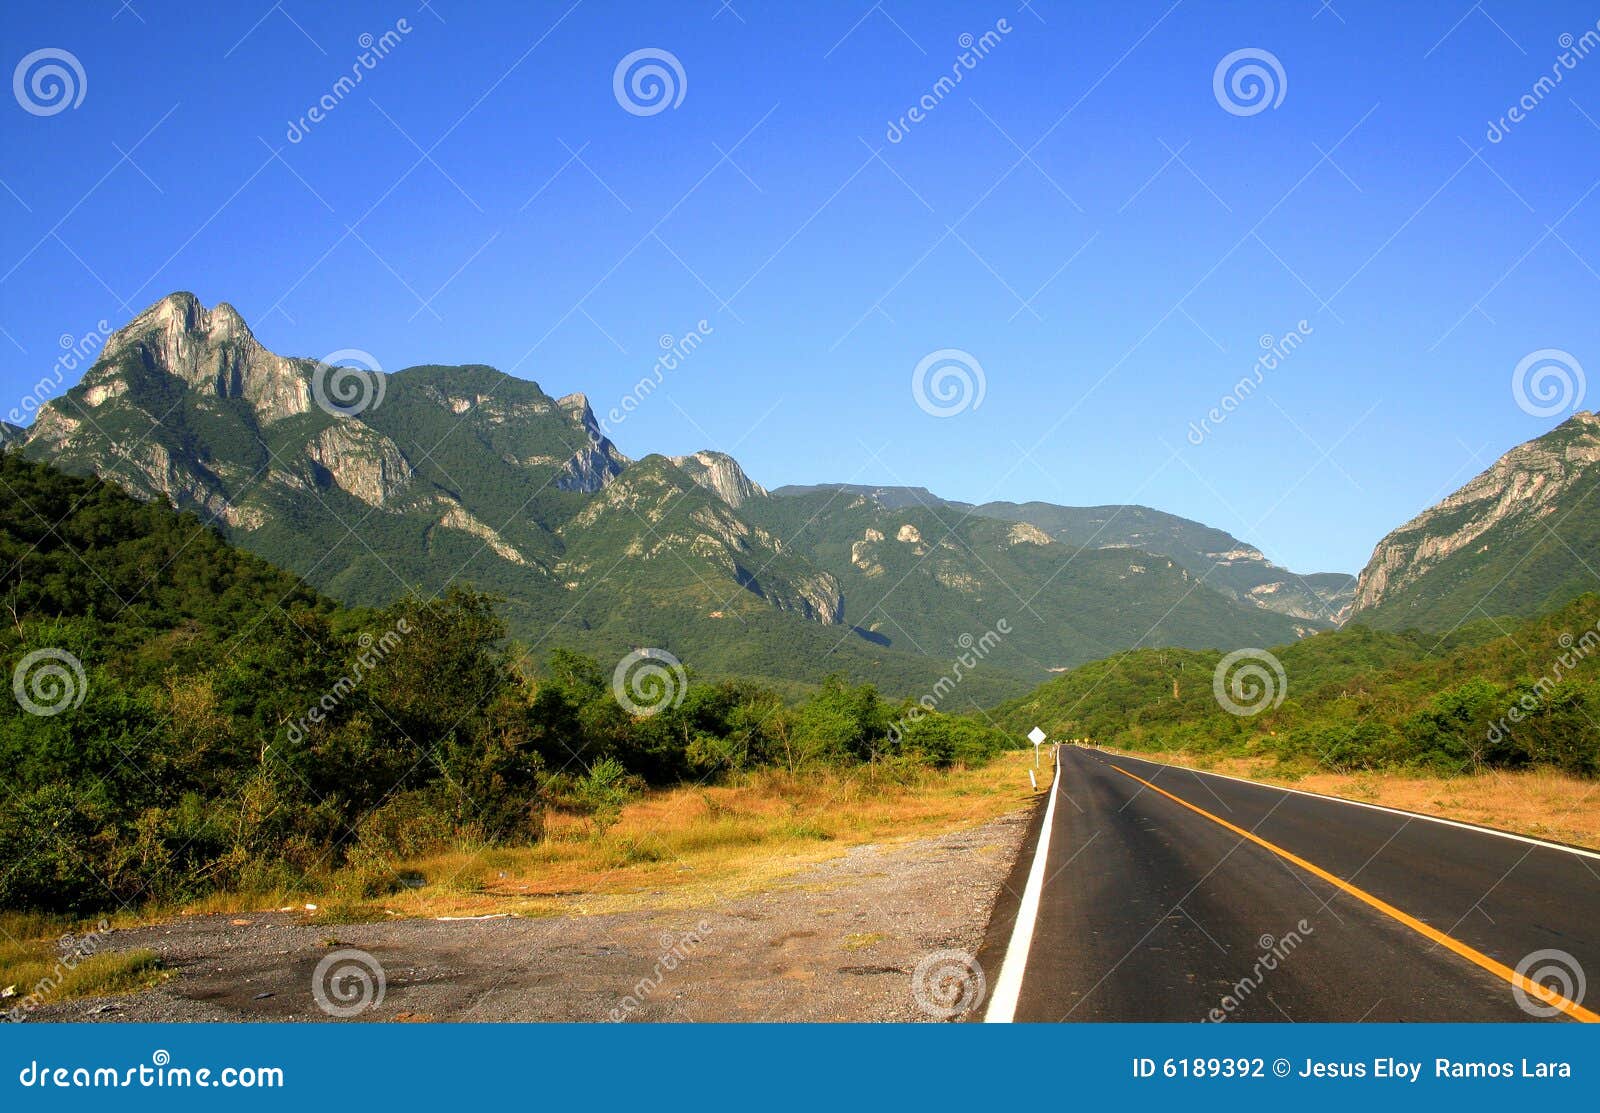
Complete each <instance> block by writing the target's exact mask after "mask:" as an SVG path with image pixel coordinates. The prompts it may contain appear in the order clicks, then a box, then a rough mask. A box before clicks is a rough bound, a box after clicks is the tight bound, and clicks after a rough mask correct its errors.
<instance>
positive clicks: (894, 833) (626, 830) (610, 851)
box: [183, 751, 1049, 923]
mask: <svg viewBox="0 0 1600 1113" xmlns="http://www.w3.org/2000/svg"><path fill="white" fill-rule="evenodd" d="M1032 760H1033V755H1032V753H1023V752H1020V751H1019V752H1015V753H1006V754H1002V755H1001V756H999V757H998V758H996V759H995V760H994V761H992V762H990V763H989V764H987V765H985V766H982V767H980V768H974V769H966V768H957V769H952V770H950V771H948V772H931V771H926V772H921V773H918V774H915V775H914V776H913V778H912V779H911V780H910V781H908V782H895V781H892V780H888V779H886V778H884V777H883V775H882V774H877V775H874V774H873V772H872V771H871V770H870V769H863V770H859V771H831V770H827V771H818V772H812V773H806V774H803V775H800V776H791V775H789V774H786V773H782V772H776V771H762V772H757V773H751V774H747V775H745V776H744V777H742V778H740V779H739V780H738V781H736V782H734V783H731V784H726V785H709V786H704V787H685V788H675V789H668V790H663V791H659V792H650V793H647V794H646V795H644V796H643V797H641V798H639V799H638V800H636V801H634V802H633V803H631V804H629V805H628V806H627V807H626V808H625V809H624V810H623V812H622V817H621V819H620V820H619V821H618V822H617V823H616V824H615V825H614V826H613V827H611V828H610V829H609V830H606V831H604V832H600V833H597V832H595V831H594V830H593V828H592V826H591V824H590V821H589V820H588V819H586V818H583V817H579V816H566V815H552V816H550V817H549V819H548V822H547V825H546V835H545V838H544V839H543V840H542V841H540V842H539V844H538V845H536V846H531V847H492V846H476V845H463V846H459V847H456V848H454V849H450V850H446V851H442V852H439V853H435V854H430V855H426V856H423V857H419V858H414V859H410V860H406V861H399V862H393V863H391V866H392V868H393V871H394V874H395V875H397V876H398V877H399V878H400V879H401V881H402V882H403V884H402V885H401V886H400V887H399V888H398V890H397V891H393V892H388V893H385V894H383V895H380V896H376V897H374V896H371V895H367V894H364V893H362V892H361V891H360V887H359V886H360V884H361V883H362V882H363V881H365V880H370V877H368V878H362V877H359V876H356V875H353V874H341V875H335V877H334V878H333V879H332V882H331V883H330V885H329V886H328V887H327V888H326V889H324V890H322V891H320V892H316V893H287V892H278V893H271V894H263V893H256V894H237V893H234V894H215V895H213V896H211V897H208V898H207V899H206V900H204V901H202V902H198V903H196V904H193V905H190V906H189V907H187V908H186V909H184V910H183V911H185V912H186V913H190V914H195V913H201V912H240V911H244V910H251V909H254V910H261V909H269V908H294V909H303V908H305V906H306V905H308V904H310V905H315V906H316V907H315V909H314V910H312V911H311V913H310V914H311V915H312V917H313V918H314V919H316V920H318V921H321V922H327V923H341V922H348V921H354V920H371V919H382V918H383V917H385V916H390V917H423V916H429V917H431V916H487V915H514V916H555V915H571V914H577V915H590V914H595V913H603V912H616V911H623V910H628V909H634V908H639V907H643V906H649V907H651V908H693V907H697V906H701V905H704V904H705V903H707V902H708V901H711V900H714V899H718V898H723V897H727V896H729V895H730V894H738V893H747V892H753V891H757V890H760V889H768V888H773V887H776V886H782V885H784V884H785V883H786V882H785V879H786V878H788V877H790V876H791V875H793V874H796V873H798V872H800V871H802V870H804V869H805V868H807V867H809V866H812V865H815V864H816V863H818V862H822V861H825V860H827V859H829V858H835V857H839V856H841V855H843V854H844V853H845V852H846V851H847V850H849V849H850V848H851V847H854V846H860V845H863V844H866V843H882V842H901V841H906V840H910V839H917V838H923V837H926V836H929V835H936V834H943V833H946V832H950V831H955V830H960V829H962V828H966V827H972V826H977V825H979V824H982V823H985V822H988V821H989V820H992V819H995V818H997V817H999V816H1002V815H1005V814H1008V813H1010V812H1015V811H1017V810H1019V809H1021V808H1023V807H1026V806H1027V805H1028V803H1029V802H1030V801H1031V800H1032V799H1034V795H1035V794H1034V791H1033V789H1032V788H1031V787H1030V786H1029V782H1028V769H1029V767H1030V766H1031V763H1032ZM1048 783H1049V769H1048V763H1047V767H1046V768H1045V769H1044V770H1042V771H1041V776H1040V789H1041V791H1042V790H1043V789H1044V788H1046V787H1048Z"/></svg>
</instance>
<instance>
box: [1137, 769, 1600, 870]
mask: <svg viewBox="0 0 1600 1113" xmlns="http://www.w3.org/2000/svg"><path fill="white" fill-rule="evenodd" d="M1109 752H1112V753H1116V752H1120V751H1115V750H1111V751H1109ZM1129 756H1130V757H1142V758H1146V759H1149V760H1154V761H1165V762H1170V763H1171V764H1173V765H1183V766H1188V767H1189V768H1192V769H1205V770H1210V771H1212V772H1216V773H1226V774H1228V775H1230V776H1234V777H1246V778H1248V779H1250V780H1253V781H1262V782H1265V783H1266V784H1275V785H1283V786H1284V787H1287V788H1298V789H1301V790H1303V791H1306V792H1320V793H1322V794H1323V795H1325V796H1341V797H1344V798H1345V799H1347V800H1360V801H1362V802H1363V803H1368V804H1382V805H1384V806H1386V807H1390V808H1400V809H1402V810H1404V811H1411V812H1422V813H1423V814H1425V815H1436V816H1442V817H1443V818H1445V819H1455V820H1460V821H1461V822H1463V823H1477V824H1480V825H1482V826H1484V827H1497V828H1499V829H1501V830H1503V831H1512V832H1515V833H1517V834H1519V835H1528V836H1531V837H1533V838H1540V839H1550V840H1552V841H1555V842H1564V843H1571V844H1573V845H1576V846H1586V847H1590V848H1592V849H1600V783H1596V782H1595V781H1587V780H1583V779H1581V778H1578V777H1572V776H1568V775H1567V774H1565V773H1558V772H1555V771H1553V770H1548V769H1535V770H1528V771H1519V772H1503V771H1501V772H1494V771H1490V772H1482V773H1471V774H1462V775H1460V776H1454V777H1428V776H1421V775H1418V774H1414V773H1409V774H1402V773H1328V772H1323V771H1320V770H1319V771H1313V772H1296V771H1294V770H1292V769H1286V768H1284V767H1283V766H1280V765H1278V764H1277V762H1276V761H1275V760H1274V759H1272V758H1270V757H1260V758H1247V757H1218V756H1215V755H1209V754H1190V753H1182V752H1178V753H1159V754H1141V753H1136V752H1132V751H1129Z"/></svg>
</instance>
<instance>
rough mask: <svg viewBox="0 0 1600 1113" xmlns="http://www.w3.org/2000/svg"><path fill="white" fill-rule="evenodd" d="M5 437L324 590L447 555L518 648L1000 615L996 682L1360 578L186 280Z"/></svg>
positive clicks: (1291, 635) (357, 591)
mask: <svg viewBox="0 0 1600 1113" xmlns="http://www.w3.org/2000/svg"><path fill="white" fill-rule="evenodd" d="M345 354H349V353H345ZM357 354H360V353H357ZM328 358H329V359H333V358H334V357H331V356H330V357H328ZM0 434H4V435H6V436H7V437H8V439H10V440H13V441H15V440H20V441H21V443H22V449H23V451H24V452H25V453H27V454H28V455H29V456H32V457H37V458H40V459H45V460H48V461H50V462H52V463H55V464H57V465H59V466H61V467H64V468H66V469H67V470H71V471H78V472H93V473H96V474H100V475H102V476H104V477H106V478H108V479H111V480H113V481H115V482H117V483H118V484H119V485H120V486H122V487H124V488H125V489H127V490H129V491H131V492H132V493H134V494H136V495H139V496H140V497H143V498H147V499H149V498H161V499H164V500H166V501H168V502H171V503H173V504H174V505H175V506H177V507H178V508H179V509H183V510H192V511H194V512H195V513H197V514H198V515H200V517H201V518H202V520H203V521H206V522H212V523H215V524H216V525H217V526H218V528H221V529H222V530H223V531H224V533H225V535H226V536H228V538H229V539H230V540H232V541H234V542H235V543H237V544H240V545H242V546H244V547H245V548H247V549H249V550H251V551H253V552H255V553H257V554H258V555H261V556H264V557H266V558H267V559H269V560H271V561H273V562H274V563H276V564H278V565H280V566H281V567H284V568H287V569H289V570H291V571H293V572H295V573H297V574H298V575H300V576H302V577H303V578H305V579H306V581H307V582H308V583H310V584H311V585H312V586H314V587H315V588H316V589H318V590H320V591H323V592H325V593H327V594H329V595H330V596H333V597H334V598H337V599H339V600H340V601H342V602H346V603H351V604H356V605H382V604H385V603H387V602H389V601H390V600H392V599H393V598H396V597H397V596H398V595H400V594H402V593H404V592H408V591H411V590H414V589H422V590H425V591H436V592H437V591H443V590H445V589H446V588H448V587H449V586H450V585H451V584H452V583H454V582H456V581H458V580H467V581H470V582H472V583H474V584H476V585H477V586H479V587H480V588H482V589H483V590H486V591H489V592H491V593H492V594H494V595H496V596H498V597H499V598H501V600H502V607H503V610H504V612H505V615H506V619H507V623H508V625H509V627H510V629H511V631H512V633H513V634H514V635H515V636H516V637H518V638H521V639H523V640H525V641H526V642H528V643H529V644H530V645H532V646H534V647H537V646H539V645H542V644H544V643H546V642H554V643H558V644H569V643H570V644H572V645H573V647H574V648H580V649H583V650H584V651H588V652H595V653H597V654H598V655H601V656H606V655H610V654H616V655H618V656H620V655H623V654H626V653H627V652H629V651H630V650H632V649H635V648H637V647H639V646H641V645H644V646H653V647H659V648H664V649H667V650H669V651H672V652H675V653H677V652H679V651H680V650H681V652H682V654H683V655H685V659H686V660H689V663H691V664H692V665H695V666H696V667H701V668H704V669H707V670H709V671H711V672H713V673H722V674H734V673H739V672H747V671H749V670H752V669H754V670H757V671H758V672H759V675H760V676H761V677H763V678H767V679H772V680H776V681H782V682H785V683H798V684H809V683H815V682H817V681H818V680H820V679H821V677H822V675H823V674H824V673H826V672H830V671H840V672H843V673H846V674H848V675H850V676H852V677H853V678H857V679H870V680H875V681H878V682H879V683H880V685H881V686H882V687H884V688H885V689H887V690H897V691H902V692H914V691H916V690H918V689H919V688H922V687H925V686H929V685H931V684H932V683H933V681H934V680H937V679H938V678H939V677H940V676H942V675H943V673H944V671H945V670H946V669H947V668H948V666H949V661H950V659H951V658H952V657H955V656H959V654H960V653H961V651H962V648H963V647H964V646H965V645H967V644H968V643H967V642H966V641H964V640H963V639H976V638H977V637H978V636H979V635H981V634H982V633H983V632H984V631H986V630H993V629H995V628H996V626H997V621H998V620H1000V619H1001V618H1005V619H1006V620H1007V625H1008V627H1009V630H1010V632H1009V633H1008V634H1007V636H1006V637H1005V638H1004V639H1002V641H1001V643H1000V644H999V645H998V646H997V648H996V650H995V652H994V653H993V655H992V656H991V657H989V658H988V659H986V660H985V661H984V662H983V668H982V670H980V671H981V672H982V674H983V679H982V680H975V681H973V682H971V683H970V684H966V685H964V687H963V697H962V698H963V699H968V700H974V701H976V700H977V699H978V697H979V695H980V694H986V695H987V696H994V697H996V698H998V696H999V695H1004V694H1007V693H1011V694H1014V693H1015V692H1016V691H1018V690H1020V688H1021V687H1024V686H1026V685H1028V684H1031V683H1034V682H1037V681H1038V680H1039V679H1041V678H1042V677H1044V676H1047V675H1049V674H1050V673H1051V672H1053V671H1060V670H1062V669H1065V668H1068V667H1071V666H1073V665H1075V664H1079V663H1082V662H1084V661H1087V660H1092V659H1095V658H1097V657H1102V656H1105V655H1107V654H1110V653H1115V652H1118V651H1121V650H1123V649H1127V648H1131V647H1137V646H1142V645H1143V646H1165V645H1174V646H1185V647H1189V648H1201V649H1205V648H1211V649H1224V650H1226V649H1232V648H1240V647H1244V646H1252V645H1270V644H1279V643H1282V642H1288V641H1293V640H1295V639H1296V638H1299V637H1302V636H1304V635H1306V634H1308V633H1311V632H1313V631H1315V630H1318V629H1323V628H1326V627H1328V626H1330V625H1335V624H1336V623H1337V622H1338V620H1339V619H1340V618H1342V617H1343V614H1342V606H1343V602H1342V600H1343V598H1344V593H1346V592H1353V590H1354V588H1353V585H1352V584H1349V583H1348V581H1349V579H1350V578H1349V577H1341V576H1340V575H1339V574H1332V573H1320V574H1312V575H1310V576H1297V575H1295V574H1293V573H1290V572H1287V571H1286V570H1284V569H1281V568H1278V567H1277V566H1275V565H1273V564H1271V562H1269V561H1267V560H1266V559H1265V557H1264V556H1262V554H1261V553H1260V551H1259V550H1258V549H1256V548H1255V547H1254V546H1250V545H1248V544H1246V543H1245V542H1242V541H1239V540H1238V539H1237V538H1234V537H1233V536H1232V535H1230V534H1228V533H1226V532H1225V531H1221V530H1216V529H1214V528H1212V527H1209V526H1206V525H1204V524H1203V523H1199V522H1193V521H1191V520H1189V519H1184V518H1180V517H1178V516H1176V515H1170V514H1165V513H1164V512H1161V511H1158V510H1154V509H1152V508H1149V507H1140V506H1108V507H1062V506H1055V505H1053V504H1048V503H1023V504H1015V503H987V504H984V505H982V506H972V505H970V504H965V503H958V502H953V501H950V500H944V499H941V498H939V497H938V496H936V495H934V494H932V492H930V491H928V490H927V489H926V488H895V487H877V488H871V487H861V486H854V487H852V486H849V485H836V484H834V485H830V484H818V485H813V486H811V487H780V488H777V489H776V490H773V491H770V492H769V491H768V490H766V489H765V488H763V487H762V486H761V485H760V484H758V483H756V482H755V481H754V480H753V479H751V478H750V477H749V476H748V475H747V474H746V473H745V471H744V469H743V468H742V466H740V464H739V462H738V461H737V460H735V459H734V458H733V457H731V456H729V455H727V454H726V453H721V452H717V451H714V450H711V449H705V450H702V451H699V452H695V453H691V454H687V455H679V456H664V455H658V454H647V455H645V456H644V457H642V458H640V459H638V460H635V459H631V458H630V457H628V456H626V455H624V454H623V453H622V452H621V451H620V450H619V449H618V448H617V446H616V445H614V444H613V443H612V442H611V441H610V440H609V439H608V438H607V437H606V436H605V433H604V431H603V428H602V427H601V426H600V424H599V423H598V421H597V420H596V418H595V414H594V412H593V409H592V407H591V406H590V404H589V400H588V398H587V397H586V395H584V394H583V393H582V392H569V393H567V394H563V395H561V396H559V397H553V396H551V395H550V394H547V393H545V391H544V390H543V389H542V388H541V387H540V386H539V384H538V383H537V382H534V381H531V380H527V379H521V378H517V377H515V376H511V375H507V374H505V373H503V372H501V371H498V370H496V369H494V368H492V367H486V366H483V365H478V364H466V365H460V366H441V365H420V366H416V367H408V368H405V369H403V370H400V371H396V372H393V373H386V372H382V371H374V370H367V369H365V368H363V367H359V366H357V367H338V366H332V365H330V364H329V363H327V362H324V361H322V360H315V359H303V358H297V357H285V356H280V355H276V354H274V353H272V352H271V351H269V350H268V349H267V348H265V347H264V346H263V345H262V344H261V343H260V341H259V340H258V339H257V338H256V336H255V334H254V333H253V332H252V331H251V330H250V328H249V326H248V325H247V324H246V323H245V321H244V319H243V318H242V316H241V315H240V314H239V313H238V312H237V310H235V309H234V308H233V307H232V306H231V305H228V304H227V303H219V304H218V305H216V306H215V307H213V308H211V309H207V308H206V307H205V306H203V305H202V304H201V303H200V302H199V300H198V299H197V298H195V297H194V296H193V295H192V294H187V293H182V292H180V293H176V294H172V295H169V296H168V297H166V298H163V299H161V300H160V301H158V302H156V303H155V304H153V305H152V306H150V307H149V308H148V309H146V310H145V311H143V312H142V313H140V314H138V315H136V316H135V317H134V318H133V320H132V321H130V322H129V324H128V325H126V326H124V328H123V329H121V330H118V331H117V332H116V333H115V334H114V335H113V336H112V337H111V339H110V340H109V341H108V342H107V344H106V345H105V348H104V350H103V351H102V352H101V353H100V356H99V358H98V359H97V360H96V362H95V363H94V365H93V366H91V367H90V368H89V369H88V370H87V371H86V372H85V374H84V376H83V378H82V380H81V381H80V382H79V383H77V384H76V385H74V386H73V387H71V388H69V389H67V390H66V391H65V392H64V393H63V394H61V395H60V396H58V397H57V398H55V399H53V400H52V401H50V402H48V403H46V404H45V405H44V406H43V407H41V410H40V412H39V415H38V417H37V419H36V420H35V422H34V424H33V425H32V426H31V427H30V428H28V429H26V430H23V431H21V432H19V433H15V434H9V433H5V431H0Z"/></svg>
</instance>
